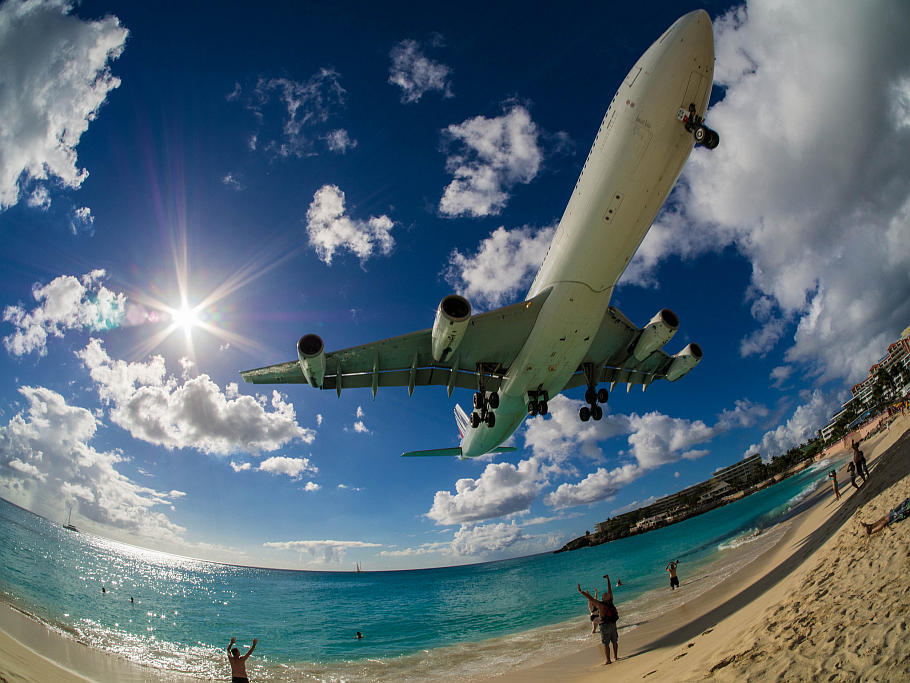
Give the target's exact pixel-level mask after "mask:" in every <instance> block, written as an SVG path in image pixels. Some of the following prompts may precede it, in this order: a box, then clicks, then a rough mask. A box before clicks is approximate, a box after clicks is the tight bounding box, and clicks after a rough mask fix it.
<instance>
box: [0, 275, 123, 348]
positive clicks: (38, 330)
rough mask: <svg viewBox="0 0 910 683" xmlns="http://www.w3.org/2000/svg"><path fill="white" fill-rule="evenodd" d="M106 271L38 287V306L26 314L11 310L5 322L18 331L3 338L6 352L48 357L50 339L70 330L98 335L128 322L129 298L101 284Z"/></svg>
mask: <svg viewBox="0 0 910 683" xmlns="http://www.w3.org/2000/svg"><path fill="white" fill-rule="evenodd" d="M104 277H105V272H104V270H101V269H98V270H93V271H91V272H90V273H86V274H85V275H83V276H82V277H81V278H77V277H73V276H72V275H61V276H60V277H57V278H54V279H53V280H51V281H50V282H49V283H48V284H46V285H39V284H35V285H34V286H33V287H32V296H33V297H34V299H35V301H36V302H38V306H36V307H35V308H33V309H32V310H30V311H26V310H25V308H24V307H23V306H22V305H17V306H7V307H6V308H5V309H4V311H3V320H4V321H6V322H9V323H12V324H13V325H14V326H15V327H16V331H15V332H14V333H13V334H11V335H8V336H6V337H4V338H3V344H4V346H6V350H7V351H9V352H10V353H12V354H13V355H16V356H22V355H24V354H27V353H32V352H33V351H37V352H38V354H39V355H41V356H43V355H45V354H46V353H47V337H48V335H53V336H55V337H63V334H64V332H65V331H66V330H82V329H88V330H92V331H94V332H98V331H101V330H108V329H110V328H112V327H117V326H118V325H120V324H121V323H122V322H123V321H124V317H125V312H126V296H125V295H123V294H117V293H115V292H112V291H111V290H109V289H107V288H106V287H105V286H104V285H102V284H101V281H102V280H103V279H104Z"/></svg>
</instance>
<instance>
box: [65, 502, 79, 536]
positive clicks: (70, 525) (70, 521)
mask: <svg viewBox="0 0 910 683" xmlns="http://www.w3.org/2000/svg"><path fill="white" fill-rule="evenodd" d="M63 528H64V529H69V530H70V531H75V532H76V533H79V529H77V528H76V527H74V526H73V508H70V513H69V516H68V517H67V518H66V524H64V525H63Z"/></svg>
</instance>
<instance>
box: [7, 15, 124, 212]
mask: <svg viewBox="0 0 910 683" xmlns="http://www.w3.org/2000/svg"><path fill="white" fill-rule="evenodd" d="M73 5H74V3H72V2H67V1H66V0H34V1H32V2H17V1H15V0H12V1H8V2H4V3H3V4H2V5H0V150H3V151H2V153H0V210H3V209H6V208H8V207H10V206H13V205H14V204H16V203H17V202H18V201H19V198H20V196H21V194H22V193H23V191H25V187H26V186H28V185H29V184H31V183H35V182H37V183H39V184H41V185H46V183H47V182H48V181H49V180H51V179H56V180H57V181H59V182H60V183H61V184H62V185H64V186H66V187H71V188H76V187H79V185H81V184H82V181H83V180H85V178H86V177H87V176H88V171H86V170H85V169H80V168H78V167H77V163H76V145H78V144H79V138H81V137H82V134H83V133H84V132H85V131H86V130H87V129H88V125H89V122H90V121H92V120H93V119H94V118H95V117H96V116H97V115H98V110H99V108H100V107H101V105H102V103H103V102H104V100H105V98H106V97H107V94H108V93H109V92H110V91H111V90H113V89H114V88H116V87H117V86H119V85H120V79H118V78H116V77H114V76H113V75H112V74H111V71H110V69H109V67H108V61H109V60H113V59H116V58H117V57H119V56H120V53H121V52H122V51H123V46H124V43H125V41H126V37H127V34H128V31H127V30H126V29H125V28H123V27H122V26H121V25H120V20H119V19H117V17H115V16H112V15H108V16H106V17H104V18H102V19H99V20H98V21H82V20H81V19H79V18H78V17H75V16H71V15H70V12H71V11H72V9H73ZM31 197H32V198H33V199H32V201H34V198H35V197H38V198H39V200H38V203H39V205H43V206H47V204H48V203H49V201H50V200H49V198H48V197H47V194H46V189H45V190H44V191H41V190H37V189H36V190H34V191H33V192H32V194H31Z"/></svg>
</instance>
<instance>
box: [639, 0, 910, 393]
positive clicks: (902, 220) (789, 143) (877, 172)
mask: <svg viewBox="0 0 910 683" xmlns="http://www.w3.org/2000/svg"><path fill="white" fill-rule="evenodd" d="M807 26H811V27H812V28H811V30H807V29H806V27H807ZM908 34H910V5H907V3H904V2H899V1H896V2H882V3H877V4H872V5H869V4H857V3H849V2H844V3H837V6H836V9H832V6H831V5H830V3H827V2H823V1H820V0H814V1H809V2H803V3H795V4H794V3H790V2H786V0H750V1H749V2H748V4H747V5H746V6H744V7H739V8H737V9H735V10H733V11H731V13H729V14H727V15H726V16H725V17H723V18H721V19H719V20H718V21H716V22H715V43H716V50H717V65H716V71H715V81H716V83H717V84H718V85H721V86H723V87H725V88H726V90H725V92H724V93H723V99H722V100H721V101H720V102H718V103H717V104H716V105H715V106H714V107H712V108H711V110H710V112H709V114H708V123H709V124H710V125H712V127H714V128H716V129H717V130H718V131H719V132H720V135H721V144H720V146H719V147H718V148H717V149H716V150H714V151H713V152H709V151H707V150H703V149H698V150H696V151H695V152H694V153H693V155H692V157H691V159H690V160H689V162H688V163H687V165H686V167H685V169H684V172H683V176H682V179H681V181H680V184H679V187H678V188H677V192H676V194H675V197H676V200H677V201H678V208H677V210H676V211H675V212H673V211H671V212H669V213H665V214H664V215H663V217H662V218H661V221H660V222H659V225H658V226H655V227H656V228H658V230H657V231H656V232H655V230H654V229H652V231H651V232H652V233H653V234H649V235H648V237H647V238H646V239H645V243H644V244H643V245H642V249H641V250H640V254H639V257H636V261H639V263H638V264H636V263H634V262H633V268H630V270H632V271H633V275H634V274H636V273H637V277H638V279H639V280H642V279H646V278H643V273H644V274H647V273H648V272H650V273H651V275H652V276H653V266H654V265H655V264H656V263H657V262H658V261H659V260H660V258H666V257H669V256H671V255H674V254H679V255H682V256H684V257H687V256H693V255H696V254H699V253H704V252H707V251H714V250H719V249H723V248H724V247H726V246H729V245H733V246H734V247H735V248H736V249H737V250H738V251H739V253H740V254H741V255H742V256H744V257H745V258H746V259H747V260H748V261H749V263H750V264H751V270H752V286H751V289H752V290H753V292H752V295H753V296H757V297H760V298H764V299H767V301H768V302H769V303H770V304H773V306H772V309H773V311H776V313H775V314H774V315H773V317H768V306H767V305H765V306H762V307H759V309H755V308H754V307H753V315H754V316H755V317H756V320H757V321H758V323H759V329H758V330H756V331H755V332H754V333H752V334H751V335H749V336H748V337H746V339H744V340H743V342H742V345H741V351H742V352H743V353H744V354H751V353H764V352H766V351H767V350H769V349H770V348H771V346H772V345H774V344H775V343H777V342H778V339H786V342H787V344H788V347H787V348H786V351H785V358H786V360H787V362H788V363H798V364H801V365H803V366H804V367H806V368H808V369H809V370H810V372H814V373H816V374H817V375H818V378H819V381H822V382H823V381H827V380H832V379H838V380H841V381H846V382H847V383H852V382H854V381H857V380H858V379H859V378H861V377H863V376H864V375H865V374H866V372H867V370H868V367H869V366H870V365H871V364H872V363H873V362H874V361H875V360H877V358H878V356H879V355H880V353H881V349H883V348H885V347H886V346H887V344H888V343H889V342H891V341H893V340H894V339H895V338H896V335H897V334H898V333H899V332H900V330H901V329H902V328H903V327H904V326H905V325H906V324H907V320H910V279H908V275H907V274H908V272H910V249H907V244H908V243H910V185H908V184H907V182H906V179H907V178H908V177H910V127H908V123H907V122H908V118H907V111H908V109H907V102H908V95H907V92H908V91H907V83H908V82H910V51H908V50H907V49H906V36H907V35H908ZM807 84H811V87H808V86H807ZM846 111H852V112H854V116H855V118H856V119H857V120H859V121H861V122H862V124H861V130H862V132H861V133H860V134H850V133H846V132H845V130H846V129H845V123H844V112H846ZM662 224H666V225H665V229H661V227H660V226H661V225H662ZM692 226H696V227H695V228H693V227H692ZM655 240H656V241H661V242H662V243H661V245H660V249H652V248H651V246H652V245H653V243H654V241H655ZM655 254H657V255H655ZM642 261H643V262H644V263H642ZM627 281H628V280H627ZM794 326H795V332H793V334H792V337H789V334H790V330H793V329H794ZM858 331H861V333H857V332H858Z"/></svg>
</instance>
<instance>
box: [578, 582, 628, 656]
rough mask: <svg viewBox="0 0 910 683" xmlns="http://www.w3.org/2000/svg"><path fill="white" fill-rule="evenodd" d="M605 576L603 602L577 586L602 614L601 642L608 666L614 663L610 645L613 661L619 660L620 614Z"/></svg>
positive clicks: (579, 585)
mask: <svg viewBox="0 0 910 683" xmlns="http://www.w3.org/2000/svg"><path fill="white" fill-rule="evenodd" d="M604 576H605V578H606V579H607V591H606V593H604V594H603V595H602V596H601V597H603V600H598V599H597V598H595V597H594V596H593V595H591V594H590V593H588V592H587V591H583V590H582V589H581V584H580V583H579V584H576V585H577V586H578V592H579V593H581V594H582V595H584V596H585V597H586V598H587V599H588V603H589V604H591V603H593V604H595V605H597V611H598V612H599V613H600V642H601V643H603V646H604V657H605V658H606V661H605V662H604V664H605V665H606V664H611V663H612V661H611V660H610V643H613V659H615V660H617V661H618V660H619V631H617V630H616V622H617V621H618V620H619V612H618V611H617V609H616V606H615V605H614V604H613V589H612V588H610V577H609V576H607V575H606V574H605V575H604Z"/></svg>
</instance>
